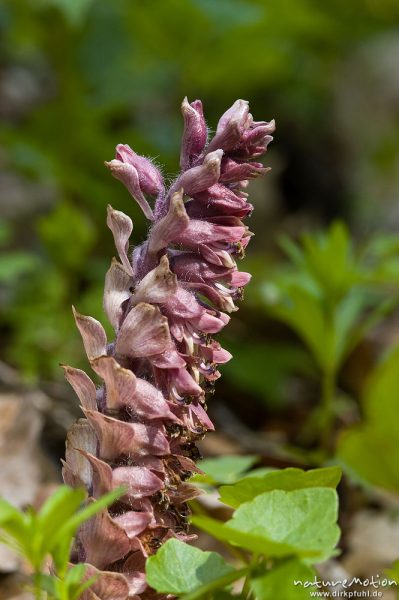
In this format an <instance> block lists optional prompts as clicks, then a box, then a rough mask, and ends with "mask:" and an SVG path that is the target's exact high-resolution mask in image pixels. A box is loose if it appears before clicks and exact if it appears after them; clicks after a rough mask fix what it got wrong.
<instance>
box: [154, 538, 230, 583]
mask: <svg viewBox="0 0 399 600" xmlns="http://www.w3.org/2000/svg"><path fill="white" fill-rule="evenodd" d="M171 565H173V568H171ZM146 573H147V581H148V583H149V584H150V585H151V587H153V588H154V589H156V590H157V591H158V592H163V593H172V594H180V595H181V594H188V593H189V592H193V591H195V590H197V591H198V594H199V595H200V594H202V591H201V588H203V587H208V586H209V584H211V583H214V582H215V580H219V579H221V578H222V580H223V581H225V580H226V584H225V585H227V583H229V581H234V580H235V579H238V578H239V576H240V575H238V576H237V577H235V578H234V575H235V574H236V571H235V570H234V568H233V567H232V566H230V565H228V564H227V563H226V562H225V561H224V559H223V557H222V556H220V554H217V553H216V552H203V551H202V550H199V548H192V547H191V546H188V545H187V544H185V543H184V542H180V541H179V540H168V541H167V542H166V544H164V545H163V546H162V547H161V548H160V550H159V551H158V552H157V554H156V555H155V556H153V557H150V558H149V559H148V561H147V565H146ZM232 574H234V575H233V577H232ZM226 576H227V577H226ZM198 588H199V589H198Z"/></svg>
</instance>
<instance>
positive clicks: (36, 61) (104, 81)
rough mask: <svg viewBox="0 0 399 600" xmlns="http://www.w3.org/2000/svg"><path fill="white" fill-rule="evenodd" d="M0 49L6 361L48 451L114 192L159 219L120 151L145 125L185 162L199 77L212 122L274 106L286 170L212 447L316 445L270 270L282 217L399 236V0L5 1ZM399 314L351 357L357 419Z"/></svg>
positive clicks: (286, 222)
mask: <svg viewBox="0 0 399 600" xmlns="http://www.w3.org/2000/svg"><path fill="white" fill-rule="evenodd" d="M0 49H1V50H0V52H1V55H0V118H1V121H2V125H1V134H0V135H1V149H0V191H1V197H0V213H1V220H0V244H1V248H2V256H1V258H0V315H1V329H0V336H1V337H0V340H1V345H0V358H1V360H2V367H1V376H2V380H3V385H4V387H5V389H6V391H7V393H10V391H11V392H12V393H14V392H15V390H23V393H24V394H28V396H29V397H30V398H31V397H32V395H33V398H34V402H36V405H37V406H39V408H38V410H39V412H41V415H42V419H43V423H44V436H42V447H44V448H45V451H46V456H47V457H50V460H53V461H54V463H55V464H56V465H57V466H56V469H58V462H57V461H58V458H59V456H60V454H61V453H62V446H63V438H64V435H65V428H66V427H67V426H68V425H69V424H70V422H71V421H72V420H73V419H74V418H75V415H76V414H78V412H77V409H76V402H75V399H74V398H73V396H72V394H71V393H70V391H69V390H68V389H67V387H66V384H65V383H64V381H63V377H62V372H61V369H60V368H59V363H61V362H62V363H69V364H72V365H74V366H81V365H84V364H85V363H84V358H83V352H82V348H81V343H80V337H79V335H78V334H77V332H76V330H75V327H74V325H73V320H72V316H71V308H70V307H71V304H72V303H74V304H75V305H76V306H77V307H78V309H79V310H80V311H81V312H83V313H86V314H92V315H94V316H96V317H97V318H100V319H103V313H102V306H101V305H102V285H103V279H104V274H105V271H106V269H107V268H108V265H109V261H110V258H111V256H112V255H113V252H114V250H113V245H112V239H111V235H110V232H109V231H108V229H107V228H106V225H105V213H106V205H107V204H108V203H111V204H112V205H113V206H114V207H115V208H118V209H120V210H123V211H125V212H127V213H129V214H130V215H131V216H132V218H133V220H134V227H135V228H134V234H133V235H134V241H141V240H142V239H143V237H144V235H145V227H146V223H145V222H144V218H143V217H142V215H141V213H140V211H139V209H138V208H137V207H136V205H135V204H134V202H133V201H132V200H131V198H130V197H129V195H128V193H127V192H126V191H125V190H124V188H123V187H122V186H121V185H120V184H119V183H118V182H116V181H115V180H113V179H112V177H111V176H110V174H109V173H108V172H107V170H106V169H105V168H104V166H103V161H104V160H110V159H111V158H112V157H113V151H114V146H115V145H116V144H117V143H119V142H123V143H128V144H130V145H131V146H132V147H133V148H134V149H135V150H136V151H137V152H138V153H141V154H145V155H149V156H155V157H156V160H157V162H158V163H159V164H162V165H164V173H165V174H166V175H167V176H170V178H173V175H174V173H176V171H177V169H178V155H179V141H180V136H181V132H182V123H181V115H180V103H181V101H182V98H183V97H184V96H186V95H187V96H188V98H189V99H190V100H194V99H195V98H201V99H202V101H203V103H204V107H205V111H206V116H207V120H208V123H209V126H210V127H211V128H214V127H215V126H216V123H217V119H218V116H219V115H220V114H221V113H222V112H223V111H224V110H226V109H227V108H228V107H229V106H230V105H231V104H232V102H233V101H234V100H235V99H236V98H245V99H248V100H249V101H250V104H251V109H252V113H253V114H254V116H255V118H256V119H267V120H269V119H271V118H273V117H274V118H275V119H276V121H277V132H276V137H275V142H274V143H273V144H272V146H271V147H270V150H269V151H268V153H267V157H266V164H267V165H270V166H271V167H272V171H271V173H269V174H268V175H267V177H265V178H264V179H263V180H261V181H256V182H254V183H252V184H251V193H252V202H253V203H254V204H255V208H256V210H255V213H254V216H253V217H252V220H251V223H250V225H251V229H252V230H253V231H254V232H255V234H256V236H255V238H254V240H253V243H252V245H251V246H250V249H249V252H248V259H247V265H246V268H247V269H248V270H252V271H253V273H254V283H253V284H251V285H250V286H249V287H248V291H247V292H246V295H247V303H246V304H245V303H244V304H243V305H242V308H241V310H240V312H239V313H238V314H235V315H234V318H233V323H232V325H231V327H230V330H229V332H228V333H226V337H225V340H224V341H225V345H226V346H227V347H228V348H229V349H231V350H232V351H233V353H234V355H235V357H234V361H233V363H231V364H230V365H227V366H226V367H225V368H224V378H223V382H220V384H219V385H218V389H217V394H216V396H215V399H214V400H212V403H210V404H211V406H210V410H211V413H212V416H213V417H214V419H215V421H216V423H217V427H218V431H219V433H218V435H216V434H215V436H214V437H213V438H212V440H213V441H212V440H210V441H209V442H208V446H206V447H205V451H206V452H208V453H224V452H256V453H258V454H260V455H262V457H263V462H264V464H277V465H279V466H284V465H285V464H290V461H289V459H286V458H281V457H279V456H278V449H279V448H282V447H283V445H284V444H285V443H287V442H289V443H293V442H295V443H296V442H298V443H297V445H299V446H302V450H303V449H304V448H305V449H308V448H307V444H306V443H302V442H301V439H302V438H301V439H299V438H298V439H297V437H298V435H297V434H298V427H299V426H298V423H301V422H303V421H304V420H305V421H306V418H307V416H308V415H309V411H310V410H311V409H312V406H313V404H314V403H315V402H317V397H318V394H319V386H320V381H319V379H318V375H317V366H315V361H314V360H313V359H312V356H310V355H309V353H308V352H307V351H306V349H305V346H304V344H303V343H301V341H300V340H299V338H298V336H297V335H296V334H294V333H293V332H292V329H291V328H289V327H287V326H286V325H283V324H281V323H280V322H279V321H277V320H275V319H273V318H272V317H273V315H272V311H270V310H269V309H268V305H267V304H268V303H267V298H268V293H269V292H270V289H269V288H268V287H267V286H268V283H269V281H270V279H271V278H272V276H273V274H274V273H275V272H276V271H278V270H279V269H284V266H281V265H284V264H285V263H284V260H285V259H284V258H283V253H282V252H281V249H280V247H279V245H278V239H279V238H280V237H281V235H282V234H283V233H284V234H286V235H288V236H289V238H291V239H297V238H298V237H299V236H300V234H301V232H303V231H305V230H310V231H312V230H317V229H323V228H324V227H326V226H327V225H328V224H329V223H330V222H331V221H332V220H334V219H336V218H340V219H342V220H343V221H346V222H347V223H348V224H349V227H350V230H351V235H352V237H353V238H354V240H355V242H354V243H355V245H356V244H362V243H363V242H364V240H365V239H368V238H370V236H371V237H374V236H376V235H378V236H379V239H380V240H381V239H382V240H384V239H385V238H386V239H388V236H389V239H390V240H391V243H392V244H393V246H392V245H391V246H390V249H391V250H390V252H391V253H392V252H396V253H397V250H398V244H397V242H395V234H396V233H397V232H398V230H399V191H398V190H399V188H398V184H399V4H398V2H397V0H350V1H348V0H329V1H328V2H320V1H318V0H217V1H215V0H188V1H185V2H184V1H179V0H148V1H145V2H143V1H141V2H139V1H135V0H112V2H111V1H107V0H3V2H2V3H1V4H0ZM392 240H394V241H393V242H392ZM395 243H396V246H395ZM392 248H394V250H393V249H392ZM329 269H331V271H333V270H334V256H332V257H331V260H330V264H329V265H327V269H326V270H327V272H328V270H329ZM397 274H398V281H399V269H398V271H397ZM262 286H263V287H262ZM262 290H263V291H264V292H265V293H262ZM265 290H266V291H265ZM266 292H267V293H266ZM396 292H397V290H396ZM269 299H270V298H269ZM390 319H391V320H389V321H387V322H386V323H385V325H381V324H380V326H379V327H380V329H378V330H377V332H375V331H373V332H372V333H371V334H370V336H369V338H368V339H367V340H366V341H364V340H363V344H362V345H361V347H360V349H359V348H357V350H356V351H355V352H354V353H353V355H352V356H351V357H350V359H348V360H347V361H346V363H345V365H343V368H342V370H340V374H339V385H340V389H341V391H342V390H343V392H344V393H343V396H342V398H343V399H342V398H341V400H342V403H343V405H344V408H345V407H346V408H345V410H346V411H347V412H345V410H344V411H343V414H344V415H346V416H345V418H347V420H348V422H349V424H350V423H351V415H352V414H353V410H354V411H355V413H356V410H357V409H356V408H355V409H353V410H352V408H353V406H352V405H351V404H350V405H349V409H348V404H345V398H346V400H347V396H348V394H349V395H350V396H351V398H352V401H353V403H354V404H356V405H357V401H358V398H359V396H360V395H361V391H362V389H363V385H364V381H365V379H366V376H367V375H368V374H369V372H370V371H371V370H372V368H373V365H374V363H375V362H376V358H378V356H379V355H380V354H381V349H382V350H386V349H387V348H390V347H392V345H394V344H395V343H397V341H398V334H399V329H398V325H397V322H396V321H397V319H396V320H395V316H393V317H392V316H391V317H390ZM294 329H295V328H294ZM299 337H300V336H299ZM320 345H321V346H322V345H323V340H322V339H320ZM10 368H11V369H12V370H10ZM398 370H399V369H398ZM18 393H19V392H18ZM351 407H352V408H351ZM351 411H352V412H351ZM392 414H395V412H393V413H392ZM348 415H349V416H348ZM356 415H358V416H357V417H356V416H355V421H356V418H358V417H359V412H358V413H356ZM360 415H361V411H360ZM345 418H343V421H344V422H345ZM303 439H305V438H303ZM303 439H302V441H303ZM298 440H299V441H298ZM310 446H311V445H310ZM276 447H277V451H276ZM295 452H296V455H298V452H299V450H296V451H295ZM295 452H294V454H295ZM300 456H301V457H302V458H301V460H305V459H304V457H303V455H300ZM284 457H286V455H285V454H284ZM285 461H286V462H285ZM50 479H51V477H50ZM388 487H389V486H388ZM391 487H392V486H391ZM394 487H395V486H394ZM351 498H352V496H351ZM355 498H357V496H355ZM353 503H354V504H355V505H356V500H355V501H353V502H352V500H351V502H350V508H351V510H352V509H353V506H352V504H353ZM351 514H352V513H351V512H350V511H349V516H348V519H349V518H350V516H351ZM373 522H374V521H373ZM374 537H375V536H374ZM397 554H398V556H399V548H398V549H397ZM392 558H393V557H392ZM355 570H356V569H355Z"/></svg>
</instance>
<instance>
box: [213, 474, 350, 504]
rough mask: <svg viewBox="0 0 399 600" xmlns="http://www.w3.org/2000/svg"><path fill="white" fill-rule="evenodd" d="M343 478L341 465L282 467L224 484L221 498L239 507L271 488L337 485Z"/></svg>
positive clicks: (220, 490) (293, 488) (286, 488)
mask: <svg viewBox="0 0 399 600" xmlns="http://www.w3.org/2000/svg"><path fill="white" fill-rule="evenodd" d="M340 479H341V469H340V468H339V467H326V468H324V469H313V470H311V471H303V470H302V469H295V468H289V469H282V470H278V471H270V472H269V473H266V474H265V475H263V477H250V476H248V477H246V478H245V479H243V480H241V481H239V482H238V483H236V484H235V485H229V486H222V487H221V488H220V489H219V493H220V499H221V501H222V502H224V504H228V505H229V506H232V507H233V508H237V507H238V506H240V505H241V504H243V503H244V502H248V501H250V500H252V499H253V498H255V496H258V495H259V494H262V493H264V492H269V491H271V490H287V491H289V490H296V489H302V488H310V487H333V488H335V487H337V485H338V483H339V481H340Z"/></svg>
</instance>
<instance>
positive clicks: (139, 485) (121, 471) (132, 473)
mask: <svg viewBox="0 0 399 600" xmlns="http://www.w3.org/2000/svg"><path fill="white" fill-rule="evenodd" d="M112 482H113V487H118V486H124V487H126V488H127V492H126V496H127V497H128V498H131V499H138V498H143V497H147V496H152V495H153V494H155V493H156V492H158V491H159V490H161V489H162V488H163V487H164V483H163V481H162V479H160V478H159V477H157V476H156V475H155V474H154V473H152V471H150V470H149V469H146V468H145V467H117V468H116V469H114V470H113V472H112Z"/></svg>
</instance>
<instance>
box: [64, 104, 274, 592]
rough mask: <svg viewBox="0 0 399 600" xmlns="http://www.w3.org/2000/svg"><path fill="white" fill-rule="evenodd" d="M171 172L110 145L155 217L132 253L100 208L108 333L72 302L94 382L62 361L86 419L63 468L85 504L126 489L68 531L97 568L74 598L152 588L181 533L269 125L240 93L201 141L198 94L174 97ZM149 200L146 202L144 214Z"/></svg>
mask: <svg viewBox="0 0 399 600" xmlns="http://www.w3.org/2000/svg"><path fill="white" fill-rule="evenodd" d="M182 112H183V118H184V133H183V139H182V149H181V168H182V171H181V173H180V174H179V175H178V176H177V177H176V179H175V181H174V183H172V185H171V186H170V188H169V190H167V191H165V189H164V184H163V179H162V176H161V173H160V171H159V170H158V169H157V168H156V167H155V166H154V164H153V162H152V161H151V160H149V159H147V158H145V157H143V156H140V155H138V154H136V153H135V152H134V151H133V150H132V149H131V148H130V147H129V146H127V145H124V144H119V145H118V146H117V148H116V158H115V159H114V160H112V161H110V162H108V163H106V165H107V166H108V168H109V169H110V170H111V173H112V174H113V175H114V176H115V177H116V178H117V179H119V180H121V181H122V183H123V184H124V185H125V186H126V187H127V189H128V191H129V192H130V193H131V194H132V196H133V197H134V198H135V199H136V201H137V202H138V204H139V205H140V206H141V208H142V209H143V212H144V214H145V215H146V216H147V218H148V219H150V220H151V221H152V223H151V228H150V230H149V233H148V236H147V239H146V241H145V242H143V243H142V244H141V245H140V246H137V247H136V248H134V249H133V252H132V254H131V255H130V252H129V240H130V235H131V233H132V230H133V224H132V221H131V219H130V218H129V217H128V216H127V215H125V214H123V213H121V212H120V211H118V210H114V209H113V208H112V207H108V216H107V224H108V226H109V228H110V229H111V232H112V234H113V237H114V241H115V246H116V250H117V253H118V256H119V260H120V262H119V260H117V259H113V260H112V262H111V266H110V268H109V270H108V272H107V274H106V278H105V288H104V298H103V304H104V311H105V313H106V315H107V317H108V320H109V321H110V323H111V325H112V327H113V329H114V331H115V340H114V341H113V342H112V343H109V342H108V340H107V336H106V333H105V330H104V328H103V326H102V325H101V323H100V322H99V321H97V320H96V319H93V318H92V317H89V316H85V315H82V314H80V313H79V312H77V311H76V310H75V309H74V316H75V321H76V325H77V327H78V329H79V331H80V334H81V336H82V341H83V344H84V347H85V350H86V354H87V357H88V359H89V362H90V365H91V368H92V370H93V371H94V373H95V374H96V376H97V377H98V378H99V379H100V380H101V381H102V385H101V386H100V387H98V388H97V387H96V385H95V384H94V383H93V381H92V379H91V378H90V377H89V376H88V375H87V374H86V373H84V372H83V371H81V370H80V369H75V368H73V367H69V366H64V370H65V376H66V378H67V380H68V381H69V383H70V384H71V386H72V387H73V389H74V390H75V392H76V394H77V396H78V398H79V401H80V404H81V408H82V411H83V414H84V416H85V418H83V419H80V420H79V421H77V423H75V425H73V427H72V428H71V430H70V431H69V433H68V436H67V442H66V456H65V461H64V463H63V477H64V480H65V482H66V483H68V484H69V485H72V486H81V485H84V486H85V487H86V488H87V490H88V494H89V499H88V502H92V501H93V499H95V498H98V497H99V496H101V495H102V494H104V493H105V492H107V491H109V490H112V489H114V488H116V487H118V486H120V485H122V486H124V488H125V492H124V495H123V496H122V497H121V498H120V499H119V500H118V502H117V503H115V504H114V505H113V506H112V507H111V508H110V509H109V510H104V511H102V512H101V513H99V514H98V515H97V516H96V517H94V518H93V519H91V520H90V521H88V522H87V523H85V524H84V525H83V526H82V527H81V529H80V531H79V532H78V536H77V542H76V548H75V549H74V552H73V558H74V559H75V560H76V557H77V560H78V561H80V562H85V563H87V564H88V570H87V574H86V576H87V577H89V576H91V575H96V576H98V578H97V580H96V582H95V584H93V586H92V588H91V589H90V590H89V591H87V592H85V593H84V595H83V600H92V599H94V598H95V599H97V600H127V599H128V598H129V599H134V600H140V597H145V598H147V597H150V596H151V592H150V591H149V590H148V589H147V584H146V581H145V574H144V572H145V560H146V558H147V557H148V556H150V555H151V554H153V553H154V552H155V551H156V550H157V548H158V547H159V545H160V544H162V543H163V542H165V541H166V540H167V539H170V538H171V537H177V538H179V539H182V540H185V541H189V540H190V539H192V536H190V535H189V533H188V521H187V519H188V516H189V509H188V506H187V504H186V503H187V501H188V500H189V499H191V498H194V497H195V496H196V495H198V493H199V491H198V489H197V488H196V487H194V486H192V485H190V483H188V482H187V481H186V480H187V479H188V478H189V476H190V475H191V474H192V473H193V472H198V471H199V469H198V467H197V466H196V465H195V460H197V459H198V458H199V457H200V455H199V452H198V449H197V447H196V441H197V440H198V439H201V438H202V437H203V435H204V434H205V433H206V432H207V431H210V430H212V429H213V428H214V426H213V423H212V421H211V419H210V417H209V416H208V413H207V409H206V394H207V392H209V390H210V389H212V387H213V385H214V383H215V381H216V380H217V379H218V378H219V377H220V375H221V374H220V371H219V365H222V364H224V363H226V362H227V361H228V360H230V359H231V358H232V357H231V354H230V353H229V352H228V351H227V350H225V349H224V348H222V347H221V346H220V344H219V342H217V341H216V340H215V339H214V338H213V335H214V334H216V333H218V332H219V331H220V330H221V329H222V328H223V327H225V326H226V325H227V324H228V322H229V320H230V317H229V316H228V315H227V314H226V313H230V312H233V311H235V310H237V306H236V302H237V301H238V300H240V299H241V298H242V296H243V288H244V286H246V285H247V283H248V282H249V280H250V274H249V273H245V272H242V271H239V270H238V268H237V264H236V261H237V260H238V259H240V258H243V256H244V252H245V248H246V246H247V245H248V243H249V241H250V238H251V235H252V234H251V232H250V231H249V229H248V227H247V226H246V225H245V224H244V223H243V220H242V219H244V218H245V217H246V216H247V215H249V214H250V213H251V211H252V208H253V207H252V205H251V204H249V203H248V200H247V193H246V192H244V191H243V189H244V188H245V187H246V186H247V183H248V179H251V178H254V177H258V176H260V175H263V174H264V173H265V172H266V171H267V169H266V168H265V167H264V166H263V164H262V163H259V162H254V160H253V159H254V157H257V156H259V155H260V154H262V153H263V152H264V151H265V150H266V148H267V145H268V143H269V142H270V140H271V133H272V132H273V130H274V122H273V121H271V122H269V123H268V122H265V121H262V122H255V121H254V120H253V118H252V115H251V114H250V113H249V108H248V103H247V102H246V101H244V100H237V101H236V102H235V103H234V104H233V106H232V107H231V108H229V109H228V110H227V111H226V112H225V113H224V115H223V116H222V117H221V119H220V120H219V123H218V125H217V129H216V134H215V136H214V138H213V139H212V140H211V141H210V142H209V144H208V146H207V145H206V144H207V128H206V124H205V120H204V116H203V112H202V104H201V102H200V101H199V100H196V101H194V102H192V103H189V102H188V100H187V99H185V100H184V102H183V105H182ZM146 196H150V197H156V201H155V206H154V210H153V209H152V208H151V206H150V204H149V202H148V200H147V198H146Z"/></svg>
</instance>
